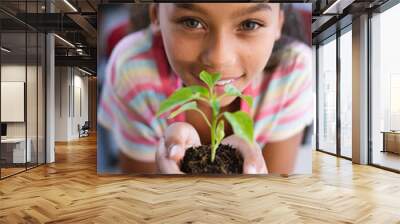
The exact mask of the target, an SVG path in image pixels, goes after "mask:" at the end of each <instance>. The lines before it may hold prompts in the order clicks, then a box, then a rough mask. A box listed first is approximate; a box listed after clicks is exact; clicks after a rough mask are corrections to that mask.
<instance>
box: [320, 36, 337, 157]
mask: <svg viewBox="0 0 400 224" xmlns="http://www.w3.org/2000/svg"><path fill="white" fill-rule="evenodd" d="M332 39H333V40H331V41H329V42H327V43H325V44H323V45H320V46H319V48H318V51H319V52H318V93H317V94H318V101H319V102H317V103H318V117H319V119H318V149H319V150H322V151H326V152H330V153H336V39H335V37H334V38H332Z"/></svg>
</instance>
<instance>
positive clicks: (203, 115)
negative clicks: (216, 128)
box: [193, 108, 211, 128]
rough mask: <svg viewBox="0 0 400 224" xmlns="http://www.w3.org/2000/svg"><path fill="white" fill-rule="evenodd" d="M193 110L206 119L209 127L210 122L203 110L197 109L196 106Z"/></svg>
mask: <svg viewBox="0 0 400 224" xmlns="http://www.w3.org/2000/svg"><path fill="white" fill-rule="evenodd" d="M193 110H195V111H197V112H199V113H200V114H201V116H202V117H203V118H204V120H205V121H206V123H207V125H208V127H210V128H211V124H210V122H209V121H208V119H207V116H206V115H205V114H204V113H203V111H201V110H200V109H197V108H196V109H193Z"/></svg>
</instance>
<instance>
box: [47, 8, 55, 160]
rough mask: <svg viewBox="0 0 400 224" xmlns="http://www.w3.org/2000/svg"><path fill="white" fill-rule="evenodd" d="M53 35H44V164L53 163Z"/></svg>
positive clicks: (50, 10)
mask: <svg viewBox="0 0 400 224" xmlns="http://www.w3.org/2000/svg"><path fill="white" fill-rule="evenodd" d="M46 7H47V12H53V11H54V6H53V5H52V4H51V2H50V1H47V4H46ZM54 48H55V44H54V35H53V34H52V33H49V34H47V35H46V63H47V64H46V105H47V106H46V116H47V117H46V163H53V162H55V150H54V134H55V76H54V67H55V60H54V59H55V54H54Z"/></svg>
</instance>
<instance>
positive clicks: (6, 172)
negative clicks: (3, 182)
mask: <svg viewBox="0 0 400 224" xmlns="http://www.w3.org/2000/svg"><path fill="white" fill-rule="evenodd" d="M23 170H25V167H24V168H19V167H17V168H1V178H4V177H7V176H10V175H12V174H15V173H18V172H21V171H23Z"/></svg>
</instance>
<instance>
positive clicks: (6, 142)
mask: <svg viewBox="0 0 400 224" xmlns="http://www.w3.org/2000/svg"><path fill="white" fill-rule="evenodd" d="M1 45H2V48H3V49H7V50H1V108H0V109H1V123H2V126H3V127H2V129H3V131H2V132H3V133H2V140H1V158H2V168H1V174H2V177H5V176H9V175H11V174H14V173H17V172H20V171H23V170H25V162H26V161H27V159H28V160H29V159H30V153H31V152H30V151H29V150H28V151H26V146H27V144H26V122H25V90H26V69H27V67H26V33H25V32H19V33H17V32H16V33H5V32H3V33H2V34H1ZM28 149H29V147H28Z"/></svg>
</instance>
